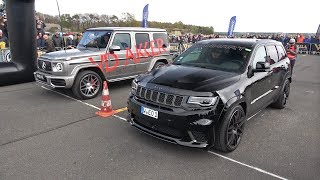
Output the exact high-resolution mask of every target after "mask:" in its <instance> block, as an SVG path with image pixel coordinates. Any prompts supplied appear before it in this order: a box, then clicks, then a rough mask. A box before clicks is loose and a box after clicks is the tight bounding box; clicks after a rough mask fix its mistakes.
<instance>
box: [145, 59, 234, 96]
mask: <svg viewBox="0 0 320 180" xmlns="http://www.w3.org/2000/svg"><path fill="white" fill-rule="evenodd" d="M239 79H240V75H239V74H237V73H231V72H225V71H219V70H212V69H204V68H198V67H190V66H181V65H170V66H168V67H163V68H160V69H157V70H154V71H151V72H150V73H149V74H148V75H146V76H145V77H143V78H142V79H141V81H146V83H152V84H159V85H164V86H169V87H174V88H178V89H185V90H192V91H199V92H214V91H218V90H221V89H223V88H225V87H228V86H230V85H232V84H234V83H236V82H237V81H239Z"/></svg>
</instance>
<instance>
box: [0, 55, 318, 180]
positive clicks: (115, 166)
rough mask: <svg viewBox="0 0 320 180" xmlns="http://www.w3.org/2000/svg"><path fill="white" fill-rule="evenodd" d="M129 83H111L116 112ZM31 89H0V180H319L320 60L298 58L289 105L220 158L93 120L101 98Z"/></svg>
mask: <svg viewBox="0 0 320 180" xmlns="http://www.w3.org/2000/svg"><path fill="white" fill-rule="evenodd" d="M130 86H131V82H130V81H124V82H119V83H111V84H109V88H110V89H109V90H110V94H111V99H112V106H113V108H114V109H120V108H124V107H126V99H127V97H128V92H129V90H130ZM72 97H73V96H72V94H71V93H70V92H69V91H66V90H62V91H61V90H59V91H58V92H57V90H53V91H52V90H47V89H45V88H43V87H41V86H38V85H36V83H34V82H32V83H26V84H19V85H13V86H6V87H0V179H137V180H140V179H318V178H319V177H320V133H319V132H320V131H319V130H320V108H319V107H320V56H309V55H306V56H302V55H301V56H300V60H299V61H297V62H296V66H295V69H294V75H293V82H292V84H291V94H290V99H289V104H288V107H287V108H285V109H283V110H276V109H272V108H267V109H265V110H262V111H261V112H260V113H259V114H257V115H256V116H255V117H253V118H251V119H250V120H249V121H247V124H246V127H245V135H244V138H243V139H242V142H241V144H240V145H239V147H238V148H237V149H236V150H235V151H234V152H232V153H229V154H225V153H221V152H219V151H215V150H214V149H212V150H210V151H205V150H201V149H195V148H188V147H182V146H179V145H174V144H170V143H167V142H164V141H161V140H158V139H155V138H153V137H150V136H148V135H146V134H144V133H141V132H140V131H138V130H136V129H135V128H133V127H131V126H130V125H129V124H128V123H127V122H125V121H124V119H123V118H125V117H126V116H127V112H126V111H123V112H120V113H118V114H117V115H116V116H112V117H109V118H101V117H98V116H96V115H95V112H96V111H97V108H99V106H100V105H99V104H100V101H101V96H100V97H97V98H95V99H91V100H87V101H83V102H81V101H76V100H75V99H72Z"/></svg>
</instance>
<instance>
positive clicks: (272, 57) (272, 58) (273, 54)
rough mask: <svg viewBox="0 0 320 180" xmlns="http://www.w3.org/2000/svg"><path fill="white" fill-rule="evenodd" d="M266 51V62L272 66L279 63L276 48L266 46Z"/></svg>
mask: <svg viewBox="0 0 320 180" xmlns="http://www.w3.org/2000/svg"><path fill="white" fill-rule="evenodd" d="M267 51H268V56H269V57H268V62H269V63H270V64H274V63H276V62H278V61H279V58H278V52H277V49H276V46H267Z"/></svg>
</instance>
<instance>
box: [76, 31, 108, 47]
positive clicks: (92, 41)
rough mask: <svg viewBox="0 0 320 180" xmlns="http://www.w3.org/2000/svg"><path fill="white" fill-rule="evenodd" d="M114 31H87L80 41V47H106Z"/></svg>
mask: <svg viewBox="0 0 320 180" xmlns="http://www.w3.org/2000/svg"><path fill="white" fill-rule="evenodd" d="M111 33H112V31H94V30H93V31H86V32H85V33H84V34H83V37H82V39H81V41H80V42H79V45H78V49H83V48H89V47H90V48H98V49H104V48H106V46H107V44H108V42H109V39H110V37H111Z"/></svg>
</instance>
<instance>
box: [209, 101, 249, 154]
mask: <svg viewBox="0 0 320 180" xmlns="http://www.w3.org/2000/svg"><path fill="white" fill-rule="evenodd" d="M245 122H246V115H245V112H244V110H243V108H242V106H240V105H236V106H234V107H232V108H231V109H230V110H228V111H227V113H226V114H225V116H224V118H223V119H222V121H221V122H220V123H219V124H218V125H217V129H216V135H217V136H216V137H217V138H216V141H215V148H216V149H218V150H221V151H224V152H231V151H233V150H235V149H236V148H237V147H238V145H239V143H240V141H241V138H242V135H243V130H244V124H245Z"/></svg>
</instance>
